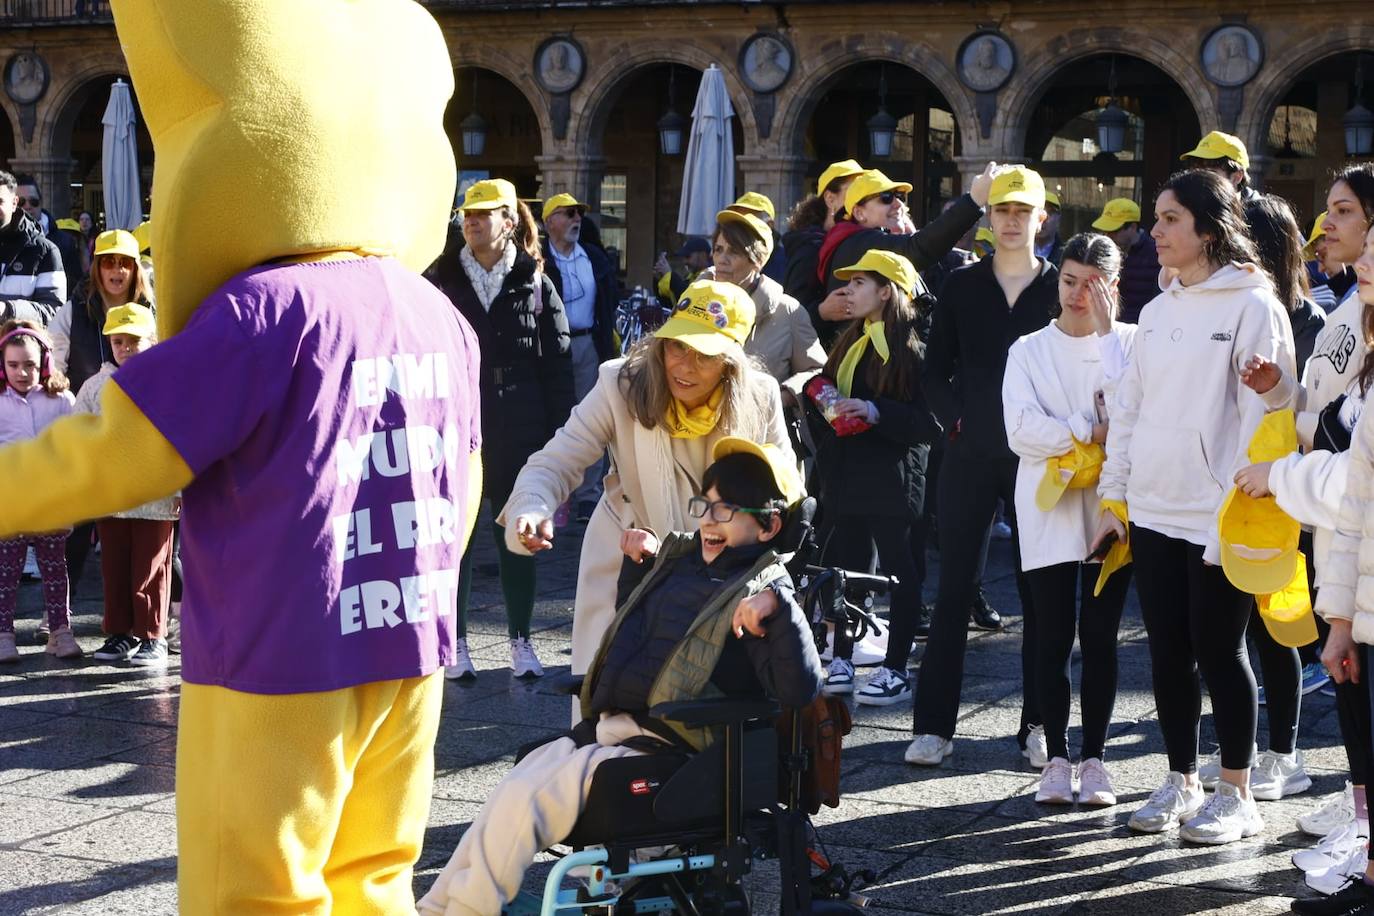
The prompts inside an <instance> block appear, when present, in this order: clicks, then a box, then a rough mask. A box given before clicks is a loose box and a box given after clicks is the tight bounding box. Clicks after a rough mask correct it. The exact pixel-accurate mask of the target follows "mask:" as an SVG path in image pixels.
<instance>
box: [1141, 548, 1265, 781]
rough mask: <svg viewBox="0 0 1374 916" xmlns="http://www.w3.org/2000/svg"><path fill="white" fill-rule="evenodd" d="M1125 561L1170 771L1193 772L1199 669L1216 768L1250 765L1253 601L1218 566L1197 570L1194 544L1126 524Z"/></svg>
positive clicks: (1198, 551)
mask: <svg viewBox="0 0 1374 916" xmlns="http://www.w3.org/2000/svg"><path fill="white" fill-rule="evenodd" d="M1131 554H1132V556H1133V557H1134V558H1135V571H1136V576H1135V587H1136V593H1137V594H1139V595H1140V611H1141V615H1142V616H1143V617H1144V618H1145V632H1146V634H1147V635H1148V636H1149V641H1150V668H1151V673H1152V675H1153V679H1154V691H1155V705H1156V706H1157V707H1158V709H1159V727H1160V730H1161V731H1162V732H1163V733H1164V747H1165V749H1166V751H1167V752H1168V755H1169V769H1170V770H1171V771H1173V772H1176V773H1192V772H1195V771H1196V770H1197V746H1198V727H1199V725H1200V723H1201V720H1202V690H1201V687H1200V685H1199V684H1198V672H1199V670H1200V671H1201V672H1202V678H1203V680H1205V681H1206V682H1207V692H1208V693H1209V694H1210V695H1211V697H1212V723H1213V725H1214V727H1215V728H1216V733H1217V742H1218V743H1219V744H1220V745H1221V765H1222V766H1223V767H1225V768H1226V769H1228V770H1243V769H1246V768H1248V767H1250V766H1252V765H1253V764H1254V750H1255V747H1254V746H1255V723H1256V720H1257V719H1258V718H1259V703H1258V696H1257V695H1256V691H1255V675H1254V672H1252V671H1251V670H1250V656H1249V653H1248V652H1246V650H1245V629H1246V625H1247V624H1248V623H1249V622H1250V608H1251V606H1252V605H1253V604H1254V601H1255V599H1254V597H1253V596H1252V595H1247V594H1246V593H1245V592H1242V591H1240V590H1239V589H1238V588H1236V587H1235V586H1234V585H1232V584H1231V583H1230V581H1228V580H1227V578H1226V573H1225V572H1224V571H1223V570H1222V568H1221V567H1220V566H1209V565H1207V564H1206V563H1204V562H1203V560H1202V548H1201V547H1199V546H1197V545H1196V544H1190V543H1188V542H1187V541H1183V540H1179V539H1177V538H1171V537H1167V536H1165V535H1163V534H1160V533H1158V532H1156V531H1151V530H1150V529H1148V528H1141V527H1139V526H1137V525H1132V526H1131Z"/></svg>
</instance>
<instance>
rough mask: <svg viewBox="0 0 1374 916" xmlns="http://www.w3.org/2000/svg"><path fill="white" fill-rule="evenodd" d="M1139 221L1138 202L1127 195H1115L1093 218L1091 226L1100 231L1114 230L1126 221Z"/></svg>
mask: <svg viewBox="0 0 1374 916" xmlns="http://www.w3.org/2000/svg"><path fill="white" fill-rule="evenodd" d="M1138 222H1140V204H1138V203H1136V202H1135V201H1133V200H1131V199H1130V198H1129V197H1116V198H1113V199H1111V200H1109V201H1107V204H1106V206H1104V207H1103V208H1102V215H1101V216H1099V217H1098V218H1097V219H1095V220H1093V228H1094V229H1097V230H1099V231H1102V232H1115V231H1116V230H1118V229H1120V228H1121V227H1122V226H1124V225H1126V224H1127V223H1138Z"/></svg>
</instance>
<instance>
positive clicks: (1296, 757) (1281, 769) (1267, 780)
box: [1250, 748, 1312, 801]
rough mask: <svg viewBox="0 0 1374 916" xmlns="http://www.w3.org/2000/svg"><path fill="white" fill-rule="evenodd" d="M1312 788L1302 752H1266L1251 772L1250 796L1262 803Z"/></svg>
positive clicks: (1260, 756)
mask: <svg viewBox="0 0 1374 916" xmlns="http://www.w3.org/2000/svg"><path fill="white" fill-rule="evenodd" d="M1310 788H1312V777H1311V776H1308V775H1307V770H1306V769H1304V768H1303V765H1302V751H1300V750H1297V749H1296V748H1295V749H1294V750H1293V753H1291V754H1280V753H1277V752H1275V751H1265V752H1264V753H1263V754H1260V755H1259V759H1258V760H1256V761H1255V766H1254V769H1252V770H1251V771H1250V794H1251V795H1253V796H1255V798H1257V799H1259V800H1260V801H1278V800H1279V799H1280V798H1284V797H1285V796H1288V795H1298V794H1300V793H1302V792H1306V791H1307V790H1308V789H1310Z"/></svg>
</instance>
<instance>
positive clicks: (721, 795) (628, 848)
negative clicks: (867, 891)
mask: <svg viewBox="0 0 1374 916" xmlns="http://www.w3.org/2000/svg"><path fill="white" fill-rule="evenodd" d="M815 508H816V505H815V500H814V499H812V498H808V499H807V500H805V501H804V502H803V503H802V504H801V505H800V506H799V507H797V508H796V509H794V510H793V513H792V517H791V518H790V519H789V521H788V528H787V530H786V531H785V532H784V534H783V536H782V538H781V539H780V546H781V547H782V549H783V551H784V552H785V553H791V554H792V560H791V562H790V563H789V564H788V569H789V572H790V573H791V574H792V575H793V577H794V578H795V579H797V580H798V582H799V589H800V594H801V596H802V597H803V599H804V602H803V607H805V608H806V609H807V611H808V613H809V614H810V615H811V617H810V619H811V622H812V626H813V632H814V634H815V636H816V639H817V641H818V646H819V644H820V643H821V642H822V641H823V640H825V638H826V632H827V624H830V625H831V626H833V627H835V628H836V629H837V631H839V630H842V629H845V628H848V630H849V631H851V632H852V631H853V630H854V629H855V628H857V629H858V630H859V631H860V632H861V631H862V630H863V628H864V627H867V626H873V625H875V622H874V621H873V619H872V617H871V616H870V615H869V613H868V612H867V611H866V610H865V607H864V606H863V604H862V603H861V602H862V600H863V599H862V596H863V595H867V596H869V603H870V604H871V596H872V594H874V593H881V592H886V591H888V590H889V589H890V588H891V587H892V585H893V580H891V579H889V578H884V577H880V576H866V575H861V574H857V573H849V572H847V571H843V570H835V569H827V568H822V567H818V566H815V565H814V564H812V563H811V562H810V560H811V559H812V558H813V557H814V556H815V555H816V548H815V544H814V539H813V536H812V525H811V522H812V518H813V516H814V513H815ZM581 685H582V676H580V675H579V676H571V675H568V676H564V677H563V678H562V679H561V680H560V681H559V682H558V684H557V686H558V688H559V689H560V690H562V691H564V692H567V693H570V694H574V695H575V694H576V693H577V692H579V691H580V690H581ZM650 713H651V714H652V715H653V716H655V717H658V718H661V719H665V720H672V721H676V722H681V723H684V724H687V725H691V726H697V727H701V726H719V727H723V730H724V738H723V740H721V741H718V742H716V743H714V744H712V745H711V746H709V747H708V748H707V749H706V750H704V751H702V752H700V753H696V754H689V753H675V752H673V751H666V752H663V753H656V754H650V755H645V756H638V757H626V758H618V759H613V760H608V761H606V762H605V763H603V764H601V765H600V766H599V767H597V769H596V772H595V775H594V776H593V777H592V784H591V787H590V791H589V794H588V797H587V803H586V806H585V808H584V810H583V813H582V815H581V817H580V818H579V819H578V821H577V823H576V824H575V826H574V827H573V830H572V833H571V834H569V835H568V836H567V837H566V838H565V839H564V840H563V842H562V843H561V844H559V845H560V846H564V847H569V848H571V850H572V851H571V852H569V853H566V854H563V855H562V856H561V858H559V860H558V861H557V862H556V863H555V864H554V867H553V869H552V871H551V872H550V874H549V876H548V878H547V880H546V882H545V886H544V891H543V897H542V899H541V900H540V901H539V908H538V909H534V908H533V901H532V900H529V899H528V898H527V900H526V903H525V904H524V907H525V908H524V909H522V908H521V907H520V906H518V905H512V906H511V907H508V908H507V910H506V912H507V913H508V914H512V916H514V914H523V913H528V914H531V916H532V914H534V913H539V914H541V916H558V914H569V913H588V914H595V916H624V914H629V913H681V914H688V916H736V914H739V916H747V914H750V913H754V912H757V911H756V910H753V909H752V908H751V904H750V901H749V898H748V895H747V894H746V891H745V889H744V887H743V884H742V881H743V878H744V877H745V876H746V875H748V874H749V873H750V871H751V870H752V867H753V865H754V863H755V862H756V861H759V860H764V859H776V860H777V862H778V867H779V873H780V880H779V887H778V896H779V898H780V900H781V904H780V908H779V912H780V913H781V914H783V916H806V914H815V916H832V914H846V913H848V914H853V913H859V912H861V911H862V908H863V907H864V906H866V905H867V902H868V901H867V900H866V898H864V897H863V896H862V895H861V894H859V893H858V892H857V887H858V885H859V884H861V883H871V882H872V881H873V880H875V876H874V874H873V873H872V872H871V871H863V872H860V873H859V874H857V875H854V876H851V875H850V874H849V873H848V872H847V871H846V870H845V868H844V867H843V866H842V865H839V864H834V863H831V862H829V861H828V859H827V857H826V856H825V855H823V849H824V847H823V846H821V847H820V849H821V851H817V850H816V849H813V848H812V846H813V842H814V841H818V837H816V836H815V832H814V828H812V826H811V823H810V818H809V814H808V813H807V811H806V810H805V809H804V808H803V806H802V804H801V780H802V775H803V773H804V772H805V770H806V769H807V767H808V764H809V762H810V758H809V754H808V749H807V748H805V747H803V746H802V738H801V732H802V729H801V728H800V719H801V711H800V710H791V711H789V715H790V716H791V728H790V730H789V731H790V734H791V736H792V737H791V741H790V744H789V746H786V747H780V742H779V733H778V730H777V729H776V727H775V723H776V719H777V717H778V715H779V713H780V710H779V707H778V705H777V704H776V703H774V702H772V701H770V700H757V699H743V700H742V699H729V698H721V699H707V700H699V701H686V702H675V703H664V704H660V705H659V706H656V707H654V708H653V709H652V710H650ZM784 779H785V780H786V781H787V786H786V792H784V793H780V792H779V782H780V781H781V780H784ZM780 799H781V800H780ZM665 849H667V850H671V851H669V852H664V851H663V850H665ZM550 851H551V852H554V854H555V855H558V853H557V852H556V851H554V850H550ZM646 851H648V852H646ZM813 867H815V868H819V869H820V871H821V873H820V874H819V875H816V876H814V877H813V874H812V872H813ZM574 872H578V873H579V874H580V875H581V876H582V881H583V883H582V884H581V885H579V886H577V887H576V888H572V889H565V888H564V887H563V885H564V883H565V881H566V880H568V879H569V878H570V877H573V873H574Z"/></svg>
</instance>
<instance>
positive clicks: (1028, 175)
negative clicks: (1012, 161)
mask: <svg viewBox="0 0 1374 916" xmlns="http://www.w3.org/2000/svg"><path fill="white" fill-rule="evenodd" d="M997 204H1028V205H1030V206H1032V207H1039V208H1040V209H1042V210H1043V209H1045V179H1043V178H1041V177H1040V173H1039V172H1037V171H1035V170H1034V169H1028V168H1026V167H1025V166H1024V165H1013V166H1012V167H1011V168H1009V169H1007V170H1006V171H1004V172H1002V173H1000V174H999V175H998V176H997V177H996V178H994V179H992V190H990V191H988V206H989V207H995V206H996V205H997Z"/></svg>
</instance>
